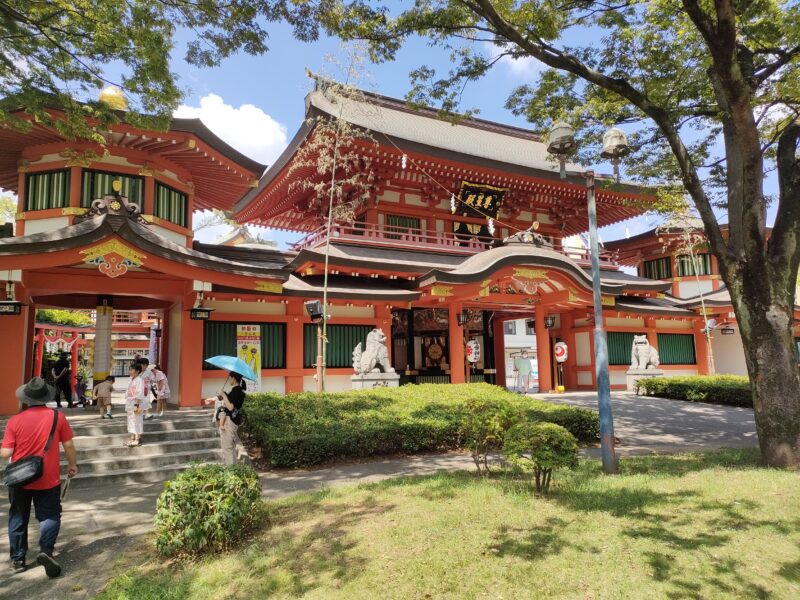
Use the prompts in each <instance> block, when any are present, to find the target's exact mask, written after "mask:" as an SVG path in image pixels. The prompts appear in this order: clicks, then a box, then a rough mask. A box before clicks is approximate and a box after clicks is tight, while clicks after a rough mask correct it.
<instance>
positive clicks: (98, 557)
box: [0, 392, 757, 600]
mask: <svg viewBox="0 0 800 600" xmlns="http://www.w3.org/2000/svg"><path fill="white" fill-rule="evenodd" d="M537 397H544V398H546V399H547V400H548V401H552V402H558V403H564V404H570V405H575V406H584V407H587V408H595V407H596V395H595V394H594V393H591V392H587V393H570V394H549V395H541V396H540V395H537ZM612 404H613V410H614V417H615V425H616V433H617V437H619V438H621V443H620V445H619V453H620V454H621V455H625V454H649V453H653V452H675V451H680V450H684V451H685V450H696V449H704V448H719V447H741V446H754V445H756V443H757V441H756V437H755V425H754V423H753V414H752V411H749V410H747V409H739V408H729V407H721V406H712V405H708V404H692V403H688V402H675V401H670V400H661V399H654V398H642V397H637V396H634V395H632V394H622V393H615V394H613V399H612ZM77 412H79V411H78V410H76V413H77ZM78 418H81V419H82V418H84V417H78ZM85 418H90V417H89V415H86V417H85ZM585 453H586V454H588V455H592V454H596V453H597V450H595V449H589V450H587V451H585ZM472 469H474V465H473V462H472V459H471V458H470V457H469V455H466V454H458V453H448V454H436V455H425V456H414V457H407V458H388V459H378V460H373V461H365V462H360V463H351V464H345V465H337V466H334V467H327V468H323V469H315V470H296V471H278V472H275V471H271V472H266V473H262V474H261V482H262V485H263V489H264V498H267V499H276V498H281V497H284V496H288V495H290V494H293V493H296V492H300V491H309V490H315V489H320V488H323V487H329V486H337V485H346V484H352V483H372V482H376V481H381V480H384V479H388V478H392V477H402V476H413V475H426V474H431V473H435V472H437V471H457V470H472ZM161 490H162V484H136V485H123V486H115V487H114V488H113V489H108V490H107V489H85V490H75V491H71V492H70V494H69V495H68V497H67V500H66V502H65V504H64V514H63V517H62V530H61V535H60V536H59V545H58V548H57V554H58V556H59V560H61V562H62V564H63V566H64V569H65V571H64V575H63V576H62V577H60V578H59V579H56V580H52V581H50V580H48V579H47V578H46V576H45V574H44V572H43V569H41V568H38V567H37V568H33V569H31V570H30V571H27V572H25V573H21V574H17V575H11V573H10V570H6V569H7V568H8V567H7V565H8V563H7V562H6V557H7V554H3V560H2V561H0V598H19V599H20V600H22V599H24V600H34V599H42V600H54V599H59V600H60V599H63V598H70V599H71V598H75V599H81V600H83V599H88V598H93V597H94V596H95V595H96V594H97V592H98V591H99V590H100V588H101V587H102V586H103V584H104V582H105V581H106V580H107V578H108V577H109V576H110V575H112V574H113V570H112V568H111V567H112V565H113V564H114V561H115V559H116V558H117V557H118V556H119V555H120V553H121V552H123V551H124V550H125V549H126V548H127V547H129V546H130V544H131V543H133V542H134V541H135V540H136V539H137V538H138V537H139V536H141V535H143V534H145V533H147V532H148V531H150V529H151V526H152V521H153V514H154V513H155V505H156V499H157V498H158V495H159V493H160V492H161ZM7 519H8V503H7V502H5V501H0V525H5V523H6V522H7ZM2 529H3V530H4V529H5V527H2ZM0 536H2V537H3V538H5V531H2V533H0ZM29 542H30V547H31V551H30V553H29V557H31V558H33V557H35V554H36V552H35V550H36V549H37V548H38V545H37V542H38V530H37V526H36V522H35V520H33V519H32V524H31V528H30V540H29ZM0 547H2V548H3V552H4V553H5V552H6V551H7V550H6V548H7V546H6V542H5V539H3V541H2V543H0Z"/></svg>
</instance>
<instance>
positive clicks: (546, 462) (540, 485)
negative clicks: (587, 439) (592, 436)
mask: <svg viewBox="0 0 800 600" xmlns="http://www.w3.org/2000/svg"><path fill="white" fill-rule="evenodd" d="M503 452H504V454H505V455H506V458H507V459H508V460H509V462H511V463H512V464H513V465H515V466H516V467H518V468H521V469H523V470H532V471H533V474H534V478H535V480H536V491H537V492H542V493H547V491H548V490H549V489H550V479H551V477H552V474H553V471H555V470H556V469H561V468H564V467H567V468H572V467H574V466H575V464H576V463H577V460H578V442H577V440H576V439H575V436H573V435H572V434H571V433H570V432H569V431H567V430H566V429H564V428H563V427H562V426H561V425H556V424H555V423H535V422H533V423H532V422H529V421H525V422H522V423H519V424H517V425H515V426H514V427H512V428H511V429H509V430H508V433H506V437H505V443H504V444H503Z"/></svg>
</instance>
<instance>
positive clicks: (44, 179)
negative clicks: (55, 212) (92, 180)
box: [25, 169, 69, 210]
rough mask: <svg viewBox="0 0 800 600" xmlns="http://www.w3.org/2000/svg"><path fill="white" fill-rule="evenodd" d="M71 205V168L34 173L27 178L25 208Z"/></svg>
mask: <svg viewBox="0 0 800 600" xmlns="http://www.w3.org/2000/svg"><path fill="white" fill-rule="evenodd" d="M66 206H69V170H68V169H65V170H63V171H48V172H47V173H32V174H30V175H28V176H27V177H26V178H25V210H47V209H48V208H64V207H66Z"/></svg>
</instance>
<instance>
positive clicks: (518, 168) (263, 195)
mask: <svg viewBox="0 0 800 600" xmlns="http://www.w3.org/2000/svg"><path fill="white" fill-rule="evenodd" d="M340 114H341V117H342V118H343V120H345V121H347V122H348V123H350V124H351V125H353V126H354V127H355V128H356V129H357V130H358V129H360V130H369V132H370V134H371V137H372V138H374V140H375V141H376V142H377V143H378V145H380V146H381V149H380V151H381V152H382V153H383V155H384V156H386V153H387V152H388V153H390V154H391V153H394V154H402V153H404V152H407V153H409V154H412V153H415V154H417V155H418V156H424V157H430V158H433V159H441V160H445V161H450V164H452V163H458V164H460V165H465V167H466V168H471V167H476V168H478V169H481V170H482V171H481V172H484V171H485V170H490V171H491V172H493V173H495V174H502V175H503V176H508V177H510V178H513V177H515V176H519V177H521V178H522V179H524V180H525V181H526V182H528V184H530V185H534V183H535V185H536V189H537V190H538V191H539V192H540V193H542V194H545V195H546V194H548V193H549V194H550V195H552V194H553V193H554V191H555V190H556V189H557V188H558V189H561V190H562V191H564V192H565V193H568V194H572V195H584V196H585V182H584V179H583V173H584V172H585V170H584V169H583V168H582V167H580V166H579V165H576V164H572V163H568V164H567V171H568V178H567V180H566V181H564V180H561V179H560V177H559V166H558V163H557V162H556V161H554V160H552V159H550V158H549V155H548V153H547V147H546V144H545V143H544V142H543V140H542V138H541V137H540V136H538V135H536V134H534V133H532V132H530V131H528V130H526V129H522V128H519V127H512V126H508V125H502V124H499V123H492V122H490V121H485V120H481V119H461V120H457V121H455V122H454V121H450V120H443V119H442V118H440V114H439V112H438V111H436V110H433V109H430V108H424V107H422V108H417V107H414V108H411V107H409V106H408V105H407V104H406V102H405V101H403V100H398V99H394V98H388V97H386V96H380V95H378V94H371V93H368V92H358V93H357V94H355V95H354V97H350V98H343V97H342V96H332V94H331V93H326V92H324V91H323V90H322V89H320V88H319V87H318V88H317V89H315V90H313V91H312V92H310V93H309V94H308V95H307V96H306V119H305V120H304V122H303V125H302V126H301V127H300V129H299V130H298V132H297V133H296V134H295V136H294V138H293V139H292V141H291V142H290V143H289V145H288V146H287V148H286V149H285V150H284V152H283V153H282V154H281V156H280V157H279V158H278V160H277V161H275V163H274V164H273V165H272V166H271V167H270V168H269V169H268V170H267V171H266V172H265V173H264V176H263V177H262V178H261V181H260V182H259V184H258V187H257V188H256V189H254V190H252V191H251V192H248V193H247V194H245V196H244V197H242V199H241V200H240V201H239V202H237V203H236V206H235V207H234V215H235V217H236V218H237V219H240V220H242V221H254V220H255V221H258V220H260V219H261V220H260V222H262V224H267V223H265V222H264V220H263V219H266V220H267V221H269V223H268V224H269V226H272V227H279V228H288V229H291V228H292V227H290V226H289V225H288V224H285V223H283V220H282V219H278V218H277V217H278V216H279V215H283V214H284V213H287V212H290V211H291V207H286V206H284V204H285V201H286V196H287V194H288V191H287V190H286V189H284V187H282V186H284V183H285V182H284V180H285V179H286V178H287V174H288V173H287V167H288V166H289V164H290V163H291V161H292V159H293V157H294V156H295V155H296V153H297V152H298V150H299V149H300V147H301V146H302V145H303V143H304V142H305V141H306V140H307V139H308V138H309V136H310V134H311V132H312V131H313V129H314V124H313V122H314V119H315V118H316V117H320V116H323V117H331V118H338V117H339V116H340ZM367 145H369V144H367ZM297 176H300V175H299V174H298V175H297ZM534 178H535V181H534ZM596 179H597V180H598V181H599V182H602V181H603V180H606V179H607V180H608V181H609V182H611V181H612V180H611V178H605V177H602V176H599V175H596ZM603 188H604V186H602V187H601V186H600V185H598V194H597V199H598V202H599V203H601V204H603V203H607V204H606V208H607V210H606V211H605V212H604V213H601V214H600V215H599V217H600V219H601V225H608V224H611V223H614V222H618V221H620V220H624V219H627V218H630V217H633V216H635V215H637V214H639V213H640V212H641V211H640V210H637V209H636V208H633V207H632V206H630V205H629V204H628V203H626V202H623V198H630V197H631V196H632V195H635V194H641V190H640V188H638V187H636V186H634V185H632V184H628V183H623V184H614V189H613V190H609V189H603ZM276 190H279V191H276ZM611 213H613V215H612V214H611ZM264 214H266V215H267V216H266V217H264V218H263V219H262V215H264ZM270 220H271V221H270ZM579 220H581V219H579ZM279 221H280V222H279ZM581 221H582V220H581ZM574 225H575V224H573V223H570V224H569V226H570V227H572V226H574ZM298 229H304V228H303V227H300V228H298ZM576 231H580V229H576Z"/></svg>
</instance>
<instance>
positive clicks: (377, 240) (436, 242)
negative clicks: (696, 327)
mask: <svg viewBox="0 0 800 600" xmlns="http://www.w3.org/2000/svg"><path fill="white" fill-rule="evenodd" d="M325 239H326V230H325V227H320V228H319V229H316V230H314V231H312V232H310V233H309V234H308V235H306V237H304V238H303V239H301V240H299V241H298V242H295V243H294V244H292V245H291V249H292V250H294V251H299V250H303V249H306V248H315V247H317V246H322V245H324V244H325ZM331 240H332V241H347V242H351V243H353V242H355V243H359V244H362V245H365V246H391V247H393V248H398V249H402V248H413V249H420V248H427V249H431V250H439V251H441V250H444V249H446V250H448V251H450V252H455V253H459V254H477V253H478V252H482V251H484V250H487V249H489V248H490V247H492V245H493V243H494V242H495V241H496V240H495V239H493V238H492V239H487V238H470V239H463V238H460V237H459V236H458V235H457V234H455V233H452V232H446V231H429V230H424V229H417V228H413V227H400V226H396V225H380V224H374V223H355V224H352V225H349V224H348V225H343V224H333V225H332V226H331ZM554 250H556V251H557V252H561V253H562V254H564V255H566V256H569V257H570V258H572V259H573V260H575V261H576V262H579V263H583V262H586V263H588V262H589V260H590V253H589V250H588V249H585V248H562V249H557V248H556V249H554ZM616 259H617V253H616V252H609V251H605V250H602V251H601V252H600V261H601V262H602V263H607V264H608V263H612V264H616Z"/></svg>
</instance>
